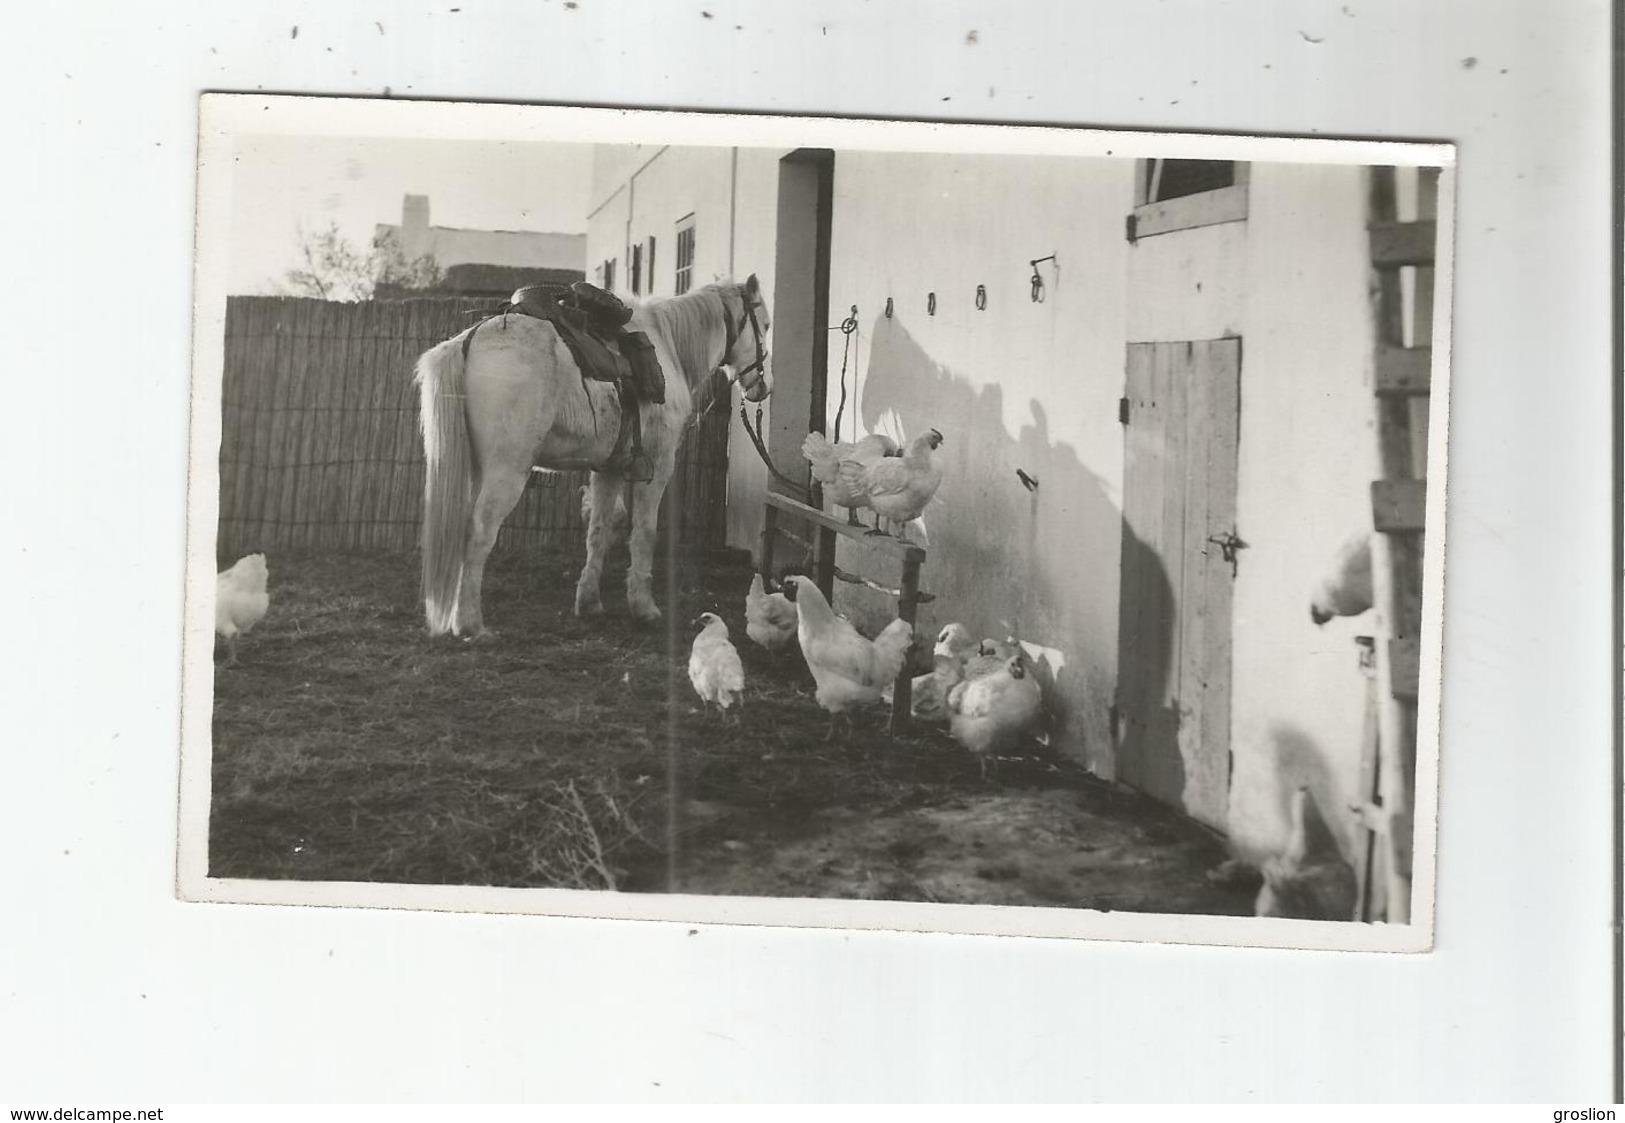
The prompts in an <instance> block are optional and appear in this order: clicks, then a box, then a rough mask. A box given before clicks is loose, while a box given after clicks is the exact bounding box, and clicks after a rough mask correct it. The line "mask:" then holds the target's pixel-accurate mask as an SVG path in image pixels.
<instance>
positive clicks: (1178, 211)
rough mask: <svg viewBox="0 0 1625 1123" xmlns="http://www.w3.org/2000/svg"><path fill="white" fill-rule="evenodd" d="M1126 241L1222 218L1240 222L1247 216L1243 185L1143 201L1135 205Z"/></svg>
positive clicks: (1184, 228) (1213, 223)
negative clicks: (1143, 202)
mask: <svg viewBox="0 0 1625 1123" xmlns="http://www.w3.org/2000/svg"><path fill="white" fill-rule="evenodd" d="M1132 217H1133V219H1134V222H1133V225H1132V226H1131V227H1130V229H1131V231H1132V234H1131V235H1130V238H1129V240H1130V241H1137V240H1139V239H1140V238H1149V237H1152V236H1153V235H1156V234H1166V233H1168V232H1169V231H1172V230H1192V229H1195V228H1196V227H1198V226H1217V225H1219V224H1220V223H1223V222H1240V221H1241V220H1242V219H1245V218H1246V217H1247V185H1246V184H1245V183H1238V184H1236V185H1235V186H1233V187H1221V188H1219V189H1218V190H1216V191H1204V192H1202V193H1201V194H1200V195H1185V196H1181V197H1180V198H1178V199H1168V200H1165V201H1163V202H1161V203H1146V204H1145V205H1143V206H1139V207H1135V208H1134V213H1133V216H1132Z"/></svg>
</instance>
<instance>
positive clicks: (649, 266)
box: [643, 234, 660, 295]
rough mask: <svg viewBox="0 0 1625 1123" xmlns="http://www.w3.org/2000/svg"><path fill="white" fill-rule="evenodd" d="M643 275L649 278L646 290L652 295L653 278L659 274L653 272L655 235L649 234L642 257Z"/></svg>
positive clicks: (653, 288)
mask: <svg viewBox="0 0 1625 1123" xmlns="http://www.w3.org/2000/svg"><path fill="white" fill-rule="evenodd" d="M643 271H644V276H646V277H648V278H649V285H648V290H649V292H650V294H651V295H652V294H653V293H654V291H655V278H656V277H658V276H660V274H658V273H656V272H655V236H654V235H653V234H650V235H649V250H648V252H647V253H646V254H645V255H644V258H643Z"/></svg>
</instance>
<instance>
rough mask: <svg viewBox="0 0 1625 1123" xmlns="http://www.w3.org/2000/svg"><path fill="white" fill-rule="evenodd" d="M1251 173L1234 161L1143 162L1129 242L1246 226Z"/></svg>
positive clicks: (1129, 227)
mask: <svg viewBox="0 0 1625 1123" xmlns="http://www.w3.org/2000/svg"><path fill="white" fill-rule="evenodd" d="M1248 173H1249V165H1247V164H1244V163H1237V162H1235V161H1231V160H1141V161H1140V162H1139V166H1138V168H1137V169H1136V175H1135V182H1134V211H1133V213H1132V214H1130V215H1129V220H1128V238H1129V241H1131V242H1133V241H1138V240H1139V239H1141V238H1149V237H1151V236H1152V235H1154V234H1167V233H1169V232H1171V231H1174V230H1192V229H1195V228H1196V227H1199V226H1216V225H1218V224H1219V223H1222V222H1240V221H1243V220H1244V219H1246V217H1247V181H1248V178H1249V175H1248Z"/></svg>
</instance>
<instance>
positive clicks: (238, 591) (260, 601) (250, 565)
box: [214, 554, 271, 667]
mask: <svg viewBox="0 0 1625 1123" xmlns="http://www.w3.org/2000/svg"><path fill="white" fill-rule="evenodd" d="M269 578H270V570H269V568H268V567H267V566H266V564H265V555H264V554H249V555H248V556H247V557H245V558H239V559H238V561H237V564H236V565H233V566H232V567H231V568H230V569H228V570H226V571H225V572H224V573H222V574H220V575H219V576H217V577H216V578H215V596H214V631H215V634H216V635H218V636H220V637H221V638H222V639H224V640H225V641H226V652H227V656H226V666H228V667H234V666H236V665H237V637H238V636H240V635H243V634H245V633H247V632H248V631H250V630H251V629H252V628H253V627H254V625H255V624H258V623H259V622H260V621H261V620H263V619H264V618H265V613H266V612H267V611H268V610H269V609H270V607H271V594H270V593H269V592H268V591H267V590H266V583H267V581H268V580H269Z"/></svg>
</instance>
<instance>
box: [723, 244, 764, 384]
mask: <svg viewBox="0 0 1625 1123" xmlns="http://www.w3.org/2000/svg"><path fill="white" fill-rule="evenodd" d="M735 294H737V295H738V298H739V301H740V314H739V319H738V320H735V319H734V318H733V307H732V305H733V299H734V296H735ZM722 299H723V308H724V310H725V311H726V312H727V313H728V315H727V319H728V328H729V332H728V342H727V346H726V348H725V349H724V351H723V354H722V362H723V364H724V365H725V366H727V367H728V368H730V370H729V379H730V381H734V382H737V383H739V389H740V391H741V392H742V393H743V394H744V395H745V400H746V401H749V402H759V401H761V400H762V399H764V398H766V397H767V396H768V395H769V394H771V393H772V392H773V372H772V369H771V368H770V367H769V366H768V353H767V333H768V332H769V331H770V330H772V327H773V317H772V315H771V314H770V313H769V312H768V309H767V301H766V300H765V299H763V297H762V286H761V282H759V281H757V279H756V274H754V273H752V274H751V275H750V276H749V277H748V278H747V279H746V280H745V283H744V284H742V285H733V286H730V287H729V288H727V289H725V290H724V292H723V297H722Z"/></svg>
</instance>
